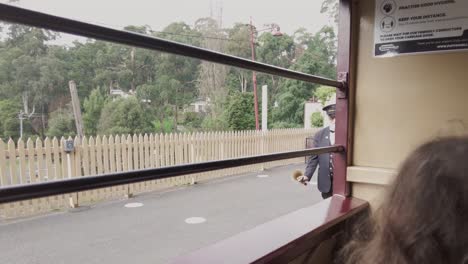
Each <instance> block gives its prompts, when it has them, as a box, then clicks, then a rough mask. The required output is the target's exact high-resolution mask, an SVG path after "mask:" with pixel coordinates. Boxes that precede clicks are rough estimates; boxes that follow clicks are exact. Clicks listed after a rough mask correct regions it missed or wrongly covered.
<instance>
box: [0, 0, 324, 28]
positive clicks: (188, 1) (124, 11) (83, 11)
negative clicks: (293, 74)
mask: <svg viewBox="0 0 468 264" xmlns="http://www.w3.org/2000/svg"><path fill="white" fill-rule="evenodd" d="M0 2H3V3H6V2H8V1H7V0H0ZM275 2H276V3H275ZM321 3H322V0H289V1H284V0H282V1H276V0H223V1H219V0H166V1H161V0H20V1H19V2H18V3H15V5H19V6H21V7H25V8H28V9H33V10H37V11H41V12H46V13H50V14H54V15H59V16H65V17H69V18H74V19H78V20H81V21H85V22H92V23H97V24H101V25H107V26H111V27H118V28H122V27H124V26H126V25H149V26H151V28H152V29H153V30H157V31H158V30H162V29H163V28H164V27H165V26H167V25H168V24H170V23H172V22H179V21H183V22H186V23H187V24H189V25H193V24H194V22H195V21H196V20H197V19H198V18H201V17H208V16H210V15H211V14H213V15H219V13H220V12H219V10H220V8H219V7H222V22H223V26H224V27H230V26H232V25H233V24H234V23H235V22H242V23H248V22H249V19H250V16H252V18H253V21H254V25H255V26H256V27H257V28H262V26H263V25H264V24H267V23H272V22H274V23H277V24H278V25H279V26H280V27H281V31H283V32H285V33H288V34H292V33H294V31H295V30H296V29H298V28H299V27H305V28H306V29H308V30H309V31H311V32H316V31H318V30H319V29H320V28H321V27H322V26H324V25H326V24H328V23H330V21H329V19H328V17H327V16H326V15H322V14H320V6H321Z"/></svg>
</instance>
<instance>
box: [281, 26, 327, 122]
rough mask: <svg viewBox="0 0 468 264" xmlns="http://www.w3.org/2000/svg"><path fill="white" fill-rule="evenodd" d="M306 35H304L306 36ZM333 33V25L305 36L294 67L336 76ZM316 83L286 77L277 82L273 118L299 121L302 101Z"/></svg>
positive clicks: (316, 73) (302, 109) (299, 69)
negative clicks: (278, 85) (277, 90)
mask: <svg viewBox="0 0 468 264" xmlns="http://www.w3.org/2000/svg"><path fill="white" fill-rule="evenodd" d="M306 37H307V36H306ZM335 40H336V36H335V34H334V32H333V29H332V28H330V27H324V28H322V30H320V31H319V32H317V33H316V34H314V35H313V36H312V35H310V37H308V38H305V39H304V40H303V41H304V43H303V45H305V46H306V47H307V49H306V50H305V51H304V53H303V54H302V56H301V57H300V58H298V59H297V62H296V63H295V64H294V65H293V66H292V69H293V70H297V71H300V72H305V73H309V74H313V75H319V76H323V77H328V78H334V77H335V76H336V66H335V56H336V45H335ZM316 88H317V85H315V84H311V83H306V82H302V81H297V80H290V79H288V80H285V81H283V82H282V83H281V84H280V88H279V89H280V92H279V95H278V97H277V102H278V107H277V108H274V109H273V122H286V123H293V124H297V125H300V124H302V123H303V120H304V102H305V101H307V100H308V99H309V98H310V97H312V96H313V95H314V92H315V89H316Z"/></svg>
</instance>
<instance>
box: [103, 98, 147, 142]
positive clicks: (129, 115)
mask: <svg viewBox="0 0 468 264" xmlns="http://www.w3.org/2000/svg"><path fill="white" fill-rule="evenodd" d="M152 131H153V129H152V126H151V122H150V120H149V119H148V118H147V113H146V112H145V111H144V109H143V107H142V106H141V104H140V103H139V102H138V100H137V99H136V98H135V97H130V98H119V99H116V100H115V101H109V102H107V103H106V104H105V105H104V108H103V109H102V113H101V117H100V118H99V124H98V133H99V134H101V135H114V134H133V133H149V132H152Z"/></svg>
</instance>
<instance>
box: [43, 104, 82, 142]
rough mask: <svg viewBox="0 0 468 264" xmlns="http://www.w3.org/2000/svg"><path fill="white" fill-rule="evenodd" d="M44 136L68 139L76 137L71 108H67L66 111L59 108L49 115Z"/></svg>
mask: <svg viewBox="0 0 468 264" xmlns="http://www.w3.org/2000/svg"><path fill="white" fill-rule="evenodd" d="M46 135H47V136H48V137H62V136H63V137H69V136H75V135H76V128H75V121H74V118H73V113H72V111H71V107H68V109H63V108H59V109H57V110H56V111H54V112H52V113H51V117H50V119H49V126H48V129H47V133H46Z"/></svg>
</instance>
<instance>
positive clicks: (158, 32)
mask: <svg viewBox="0 0 468 264" xmlns="http://www.w3.org/2000/svg"><path fill="white" fill-rule="evenodd" d="M150 32H151V33H157V34H166V35H175V36H184V37H193V38H205V39H217V40H224V41H233V42H239V43H243V42H244V41H241V40H235V39H230V38H220V37H211V36H203V35H189V34H180V33H172V32H164V31H154V30H150Z"/></svg>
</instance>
